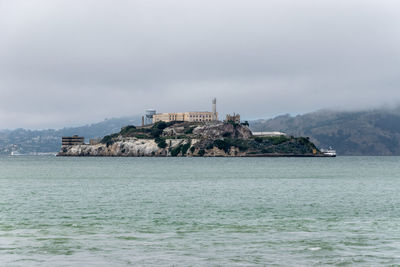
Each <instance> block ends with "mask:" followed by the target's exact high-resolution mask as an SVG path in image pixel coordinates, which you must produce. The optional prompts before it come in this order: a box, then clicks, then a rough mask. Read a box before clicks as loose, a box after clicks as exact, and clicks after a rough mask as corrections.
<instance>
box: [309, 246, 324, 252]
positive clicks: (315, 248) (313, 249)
mask: <svg viewBox="0 0 400 267" xmlns="http://www.w3.org/2000/svg"><path fill="white" fill-rule="evenodd" d="M308 250H311V251H317V250H321V248H320V247H314V248H308Z"/></svg>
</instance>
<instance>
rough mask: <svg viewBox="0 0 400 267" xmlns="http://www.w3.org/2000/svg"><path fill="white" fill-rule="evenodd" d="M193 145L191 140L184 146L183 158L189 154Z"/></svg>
mask: <svg viewBox="0 0 400 267" xmlns="http://www.w3.org/2000/svg"><path fill="white" fill-rule="evenodd" d="M191 144H192V142H191V140H189V142H188V143H186V144H184V145H183V146H182V156H184V155H186V153H187V151H188V149H189V147H190V146H191Z"/></svg>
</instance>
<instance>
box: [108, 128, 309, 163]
mask: <svg viewBox="0 0 400 267" xmlns="http://www.w3.org/2000/svg"><path fill="white" fill-rule="evenodd" d="M174 124H176V126H174V128H173V129H171V130H169V131H168V132H166V133H167V135H165V134H164V135H165V136H163V131H164V129H166V128H167V127H170V126H172V125H174ZM231 124H232V125H234V127H235V131H234V132H231V131H226V132H221V133H220V136H221V137H220V138H218V139H211V138H207V137H206V138H204V137H203V138H201V137H200V138H201V139H200V142H198V143H196V145H195V146H192V145H191V144H192V141H191V140H192V138H199V137H197V136H193V135H192V134H193V129H194V128H195V127H196V126H195V125H193V124H191V123H181V122H171V123H166V122H158V123H155V124H154V125H152V126H151V127H138V128H137V127H135V126H126V127H123V128H122V129H121V131H120V133H118V134H112V135H108V136H105V137H104V138H103V140H102V142H103V143H105V144H106V145H107V146H109V145H112V144H113V143H114V142H115V140H116V138H117V137H118V136H119V135H121V136H122V137H136V138H144V139H154V141H155V142H156V143H157V146H158V147H159V148H160V149H164V148H168V147H169V152H170V155H171V156H173V157H177V156H180V155H181V156H185V155H187V154H188V151H189V149H190V152H191V153H194V152H195V151H196V149H198V153H197V155H198V156H204V155H206V153H207V151H209V150H211V149H213V148H214V147H217V148H218V149H220V150H222V151H224V152H225V153H227V154H229V153H230V152H231V151H230V150H231V148H235V153H238V151H240V152H245V153H246V154H252V155H257V154H271V153H275V154H292V155H301V154H312V153H313V150H314V149H316V147H315V145H314V144H313V143H312V142H310V140H309V139H308V138H305V137H299V138H294V137H293V136H290V137H287V136H285V135H282V136H273V137H260V136H257V137H253V138H249V139H244V138H243V139H242V138H237V137H235V136H237V135H238V133H237V132H236V130H237V129H238V128H239V127H242V125H240V124H236V123H233V122H231ZM170 139H186V140H187V142H186V143H185V144H180V145H178V146H176V147H174V148H171V140H170ZM168 140H169V141H168ZM168 142H169V145H168Z"/></svg>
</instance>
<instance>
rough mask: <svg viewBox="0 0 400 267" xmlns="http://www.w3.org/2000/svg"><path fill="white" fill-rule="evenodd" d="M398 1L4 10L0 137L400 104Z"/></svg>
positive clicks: (20, 6)
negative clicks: (14, 131)
mask: <svg viewBox="0 0 400 267" xmlns="http://www.w3.org/2000/svg"><path fill="white" fill-rule="evenodd" d="M399 9H400V2H399V1H394V0H393V1H387V0H382V1H376V0H374V1H368V0H354V1H347V0H327V1H317V0H314V1H309V0H301V1H299V0H292V1H288V0H279V1H278V0H276V1H261V0H260V1H257V0H254V1H234V0H233V1H232V0H224V1H215V0H212V1H211V0H201V1H196V0H194V1H178V0H177V1H171V0H163V1H151V0H143V1H102V0H92V1H90V0H88V1H52V0H47V1H45V0H42V1H41V0H37V1H20V0H13V1H7V0H0V40H1V41H0V93H1V98H0V129H4V128H17V127H24V128H31V129H35V128H60V127H64V126H71V125H81V124H85V123H89V122H93V121H99V120H103V119H104V118H107V117H108V118H109V117H118V116H131V115H134V114H140V113H141V112H142V111H143V110H144V109H145V108H149V107H150V108H156V109H157V110H158V111H186V110H208V109H210V101H211V98H212V97H214V96H215V97H217V98H218V100H219V101H218V103H219V106H218V107H219V111H220V113H222V114H223V113H228V112H239V113H241V114H242V117H245V118H248V119H256V118H268V117H272V116H274V115H277V114H282V113H292V114H296V113H305V112H309V111H313V110H317V109H320V108H332V107H333V108H341V109H358V108H366V107H371V106H381V105H386V104H396V103H398V102H399V99H400V90H399V85H400V78H399V77H400V76H399V75H398V72H399V69H400V48H399V47H400V35H399V34H398V33H399V31H400V16H398V10H399Z"/></svg>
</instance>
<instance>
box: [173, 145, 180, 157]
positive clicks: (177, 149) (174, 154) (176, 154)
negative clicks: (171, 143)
mask: <svg viewBox="0 0 400 267" xmlns="http://www.w3.org/2000/svg"><path fill="white" fill-rule="evenodd" d="M181 149H182V146H181V145H179V146H177V147H175V148H173V149H172V150H171V156H173V157H176V156H178V154H179V153H180V152H181Z"/></svg>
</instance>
